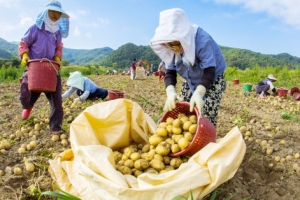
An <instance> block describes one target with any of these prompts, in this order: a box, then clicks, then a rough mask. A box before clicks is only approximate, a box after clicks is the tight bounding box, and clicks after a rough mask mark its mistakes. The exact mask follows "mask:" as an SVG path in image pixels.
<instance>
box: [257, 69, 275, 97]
mask: <svg viewBox="0 0 300 200" xmlns="http://www.w3.org/2000/svg"><path fill="white" fill-rule="evenodd" d="M275 81H277V79H276V78H275V77H274V76H273V74H269V75H268V77H267V78H266V79H264V80H262V81H260V82H259V83H258V84H257V85H256V93H257V94H259V96H258V97H259V98H261V99H263V98H265V95H266V96H269V95H270V93H269V92H268V90H269V89H270V90H271V91H272V92H273V94H274V96H276V95H277V90H276V88H275V87H274V85H273V82H275Z"/></svg>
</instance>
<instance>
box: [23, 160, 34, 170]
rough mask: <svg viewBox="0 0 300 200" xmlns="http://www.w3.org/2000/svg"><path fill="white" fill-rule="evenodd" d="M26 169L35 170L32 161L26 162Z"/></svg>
mask: <svg viewBox="0 0 300 200" xmlns="http://www.w3.org/2000/svg"><path fill="white" fill-rule="evenodd" d="M25 169H26V171H28V172H34V170H35V166H34V164H33V163H31V162H25Z"/></svg>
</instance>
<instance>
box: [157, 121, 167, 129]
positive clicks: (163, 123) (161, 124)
mask: <svg viewBox="0 0 300 200" xmlns="http://www.w3.org/2000/svg"><path fill="white" fill-rule="evenodd" d="M167 125H168V124H167V122H161V123H159V124H158V128H160V127H162V128H166V127H167Z"/></svg>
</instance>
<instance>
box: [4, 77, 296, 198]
mask: <svg viewBox="0 0 300 200" xmlns="http://www.w3.org/2000/svg"><path fill="white" fill-rule="evenodd" d="M89 78H90V79H91V80H93V81H94V82H95V83H96V84H97V85H98V86H99V87H102V88H105V89H107V90H120V91H124V92H125V98H127V99H130V100H132V101H135V102H137V103H138V104H139V105H140V106H141V107H142V108H143V110H144V112H145V113H147V114H148V115H149V116H150V117H152V118H153V120H154V121H155V122H158V120H159V119H160V118H161V117H162V116H163V110H162V108H163V106H164V103H165V99H166V94H165V87H164V84H163V83H162V82H160V83H158V81H157V77H156V76H154V75H152V76H148V77H142V76H141V75H138V77H137V79H136V80H133V81H132V80H131V79H130V76H127V75H125V76H122V75H98V76H97V75H91V76H89ZM66 80H67V79H66V78H63V92H64V91H66V90H67V89H68V86H66V84H65V83H66ZM181 83H182V80H181V79H178V84H177V87H176V89H177V90H178V92H179V91H180V86H181ZM253 89H254V88H253ZM0 92H1V97H0V199H1V200H8V199H15V200H19V199H20V200H26V199H32V200H35V199H38V195H39V194H40V193H41V192H44V191H49V190H53V188H52V178H51V176H50V174H49V173H48V167H49V162H48V161H49V159H53V158H54V157H55V156H56V155H58V154H59V153H61V152H63V151H65V150H66V149H69V148H70V143H69V140H68V138H69V126H70V124H71V123H72V121H73V120H74V119H75V118H76V117H77V116H78V115H79V114H80V113H81V112H82V111H83V110H84V109H85V108H87V107H89V106H91V105H93V104H97V103H101V102H103V101H109V99H108V97H107V98H106V99H105V100H103V101H102V100H94V101H86V102H82V103H77V104H75V103H73V99H74V98H76V94H75V93H74V94H73V95H72V96H71V97H70V98H68V99H66V100H64V101H63V107H64V123H63V134H61V135H59V136H53V135H51V134H50V131H49V128H48V116H49V109H50V107H49V104H48V101H47V99H46V97H45V95H41V96H40V98H39V99H38V101H37V103H36V105H35V107H34V108H33V110H32V112H31V115H30V118H28V119H27V120H22V119H21V112H22V107H21V105H20V103H19V100H18V95H19V83H5V84H4V83H3V84H0ZM299 111H300V101H295V100H294V99H293V98H291V96H286V97H273V96H270V97H267V98H265V99H258V98H257V95H256V94H255V93H254V92H253V91H251V92H247V93H246V94H245V92H244V90H243V83H239V84H233V82H232V81H227V88H226V91H225V93H224V96H223V99H222V103H221V107H220V109H219V117H218V125H217V129H216V130H217V138H222V137H224V136H225V135H226V134H227V133H228V132H229V131H230V130H231V129H232V128H233V127H235V126H238V127H239V129H240V132H241V134H243V137H244V140H245V143H246V145H247V150H246V154H245V157H244V160H243V162H242V164H241V166H240V168H239V169H238V171H237V172H236V174H235V175H234V177H233V178H232V179H230V180H229V181H227V182H225V183H223V184H222V185H220V186H219V187H218V189H217V190H216V191H215V194H217V195H216V197H215V198H214V199H217V200H223V199H232V200H241V199H244V200H246V199H247V200H250V199H253V200H254V199H255V200H268V199H272V200H277V199H278V200H279V199H300V194H299V193H298V192H297V191H298V188H299V182H300V167H299V166H300V158H299V154H300V145H299V143H300V137H299V134H300V116H299ZM162 134H164V133H162ZM175 170H176V169H175ZM199 178H201V177H195V181H196V180H197V179H199ZM178 195H180V194H178ZM42 199H55V198H54V197H50V196H43V197H42ZM205 199H207V200H208V199H210V196H207V197H206V198H205Z"/></svg>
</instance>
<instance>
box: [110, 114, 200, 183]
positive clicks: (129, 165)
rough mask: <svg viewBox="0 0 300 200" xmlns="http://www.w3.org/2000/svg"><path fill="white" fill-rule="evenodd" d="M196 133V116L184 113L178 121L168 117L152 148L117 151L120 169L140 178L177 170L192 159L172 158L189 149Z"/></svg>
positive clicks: (140, 147) (150, 139)
mask: <svg viewBox="0 0 300 200" xmlns="http://www.w3.org/2000/svg"><path fill="white" fill-rule="evenodd" d="M196 130H197V117H196V115H191V116H186V115H185V114H182V113H180V114H178V118H176V119H173V118H171V117H168V118H167V120H166V121H165V122H161V123H159V125H158V127H157V129H156V134H155V135H152V136H151V137H150V138H149V144H146V145H143V144H133V145H131V146H128V147H124V148H121V149H119V150H118V151H114V159H115V166H116V169H117V170H118V171H120V172H121V173H122V174H132V175H134V176H136V177H138V176H139V175H140V174H142V173H144V172H147V173H152V174H160V173H164V172H167V171H170V170H174V169H177V168H178V167H179V166H180V165H181V164H182V163H184V162H187V161H188V159H189V157H186V156H177V157H170V156H169V154H170V153H177V152H179V151H182V150H184V149H186V148H187V147H188V146H189V144H190V142H191V141H192V140H193V138H194V135H195V133H196Z"/></svg>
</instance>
